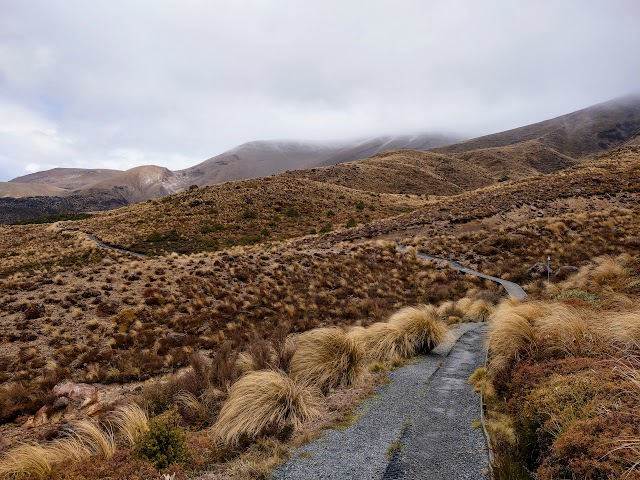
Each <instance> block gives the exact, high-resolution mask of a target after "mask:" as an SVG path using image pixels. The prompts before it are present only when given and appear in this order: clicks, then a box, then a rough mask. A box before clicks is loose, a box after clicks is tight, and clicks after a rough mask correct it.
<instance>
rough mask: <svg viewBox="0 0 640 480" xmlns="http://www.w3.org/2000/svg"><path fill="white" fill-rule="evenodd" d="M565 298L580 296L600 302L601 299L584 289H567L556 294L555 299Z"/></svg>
mask: <svg viewBox="0 0 640 480" xmlns="http://www.w3.org/2000/svg"><path fill="white" fill-rule="evenodd" d="M563 298H579V299H580V300H582V301H585V302H589V303H598V302H599V301H600V300H599V299H598V296H597V295H594V294H593V293H589V292H585V291H584V290H567V291H566V292H562V293H560V294H559V295H556V296H555V300H562V299H563Z"/></svg>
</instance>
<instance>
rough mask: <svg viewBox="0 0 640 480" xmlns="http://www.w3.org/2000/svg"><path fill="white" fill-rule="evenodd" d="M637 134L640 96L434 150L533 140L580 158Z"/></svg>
mask: <svg viewBox="0 0 640 480" xmlns="http://www.w3.org/2000/svg"><path fill="white" fill-rule="evenodd" d="M638 132H640V96H628V97H623V98H619V99H615V100H611V101H608V102H604V103H600V104H598V105H594V106H592V107H588V108H585V109H582V110H578V111H576V112H573V113H569V114H567V115H562V116H560V117H557V118H553V119H551V120H545V121H543V122H539V123H534V124H532V125H527V126H524V127H520V128H516V129H513V130H508V131H506V132H501V133H495V134H492V135H486V136H484V137H479V138H474V139H472V140H467V141H465V142H460V143H456V144H453V145H448V146H445V147H439V148H436V149H434V151H436V152H440V153H460V152H468V151H470V150H478V149H485V148H494V147H502V146H506V145H513V144H515V143H519V142H527V141H531V140H536V141H538V142H539V143H540V144H542V145H544V146H547V147H550V148H552V149H554V150H557V151H558V152H559V153H561V154H563V155H567V156H570V157H573V158H580V157H584V156H587V155H593V154H598V153H602V152H603V151H605V150H609V149H612V148H616V147H618V146H620V145H623V144H624V143H625V142H626V141H628V140H629V139H631V138H632V137H633V136H634V135H636V134H637V133H638Z"/></svg>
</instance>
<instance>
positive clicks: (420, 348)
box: [388, 305, 448, 357]
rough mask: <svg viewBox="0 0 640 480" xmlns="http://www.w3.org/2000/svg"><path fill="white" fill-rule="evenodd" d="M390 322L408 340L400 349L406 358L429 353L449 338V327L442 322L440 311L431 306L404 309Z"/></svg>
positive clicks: (390, 319) (394, 315)
mask: <svg viewBox="0 0 640 480" xmlns="http://www.w3.org/2000/svg"><path fill="white" fill-rule="evenodd" d="M388 322H389V324H390V325H393V326H395V327H397V328H398V329H399V330H400V332H401V333H402V334H403V335H404V336H405V337H406V338H407V341H406V342H402V343H401V346H402V347H401V348H400V353H401V355H402V356H404V357H411V356H413V355H419V354H425V353H429V352H430V351H431V350H433V349H434V348H435V347H436V346H437V345H439V344H440V343H442V342H443V341H444V340H445V339H446V337H447V332H448V330H447V327H446V325H445V324H444V323H442V322H441V321H440V318H439V315H438V310H437V309H436V308H435V307H433V306H431V305H422V306H420V307H407V308H403V309H402V310H400V311H399V312H397V313H395V314H393V315H392V316H391V318H389V320H388Z"/></svg>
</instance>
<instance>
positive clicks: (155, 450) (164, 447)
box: [133, 409, 190, 468]
mask: <svg viewBox="0 0 640 480" xmlns="http://www.w3.org/2000/svg"><path fill="white" fill-rule="evenodd" d="M186 439H187V434H186V432H185V430H184V429H183V428H182V427H181V426H180V415H179V414H178V412H177V411H176V410H175V409H173V410H168V411H166V412H165V413H163V414H162V415H159V416H157V417H154V418H152V419H151V420H150V422H149V430H148V431H147V432H146V433H144V434H143V435H141V436H140V437H139V438H138V439H137V440H136V442H135V443H134V445H133V452H134V454H135V456H136V457H138V458H143V459H146V460H149V461H150V462H152V463H153V464H154V465H155V466H156V468H166V467H168V466H169V465H172V464H174V463H186V462H187V461H188V460H189V458H190V453H189V450H188V448H187V443H186Z"/></svg>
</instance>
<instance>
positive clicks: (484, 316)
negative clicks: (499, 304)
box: [463, 300, 494, 322]
mask: <svg viewBox="0 0 640 480" xmlns="http://www.w3.org/2000/svg"><path fill="white" fill-rule="evenodd" d="M493 310H494V308H493V305H491V303H489V302H487V301H486V300H476V301H475V302H473V303H472V304H471V305H470V306H469V308H468V309H467V311H466V312H465V315H464V318H463V319H464V320H465V321H472V322H486V321H487V320H489V317H490V316H491V314H492V313H493Z"/></svg>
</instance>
